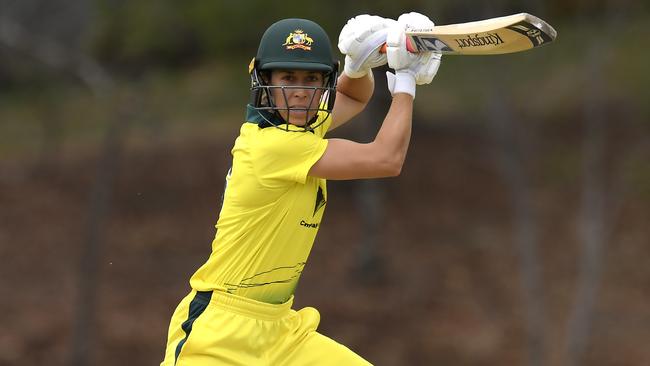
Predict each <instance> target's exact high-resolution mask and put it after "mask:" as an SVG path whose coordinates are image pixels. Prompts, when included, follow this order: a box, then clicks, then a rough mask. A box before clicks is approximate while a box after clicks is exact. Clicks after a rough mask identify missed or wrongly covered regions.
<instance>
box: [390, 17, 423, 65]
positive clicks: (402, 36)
mask: <svg viewBox="0 0 650 366" xmlns="http://www.w3.org/2000/svg"><path fill="white" fill-rule="evenodd" d="M386 58H387V61H388V66H390V67H391V68H392V69H394V70H401V69H405V68H407V67H409V66H410V65H411V64H412V63H413V62H414V61H415V60H416V59H417V54H414V53H410V52H408V50H407V49H406V33H405V31H404V27H403V26H402V25H397V26H395V27H392V28H391V29H390V30H389V31H388V34H387V35H386Z"/></svg>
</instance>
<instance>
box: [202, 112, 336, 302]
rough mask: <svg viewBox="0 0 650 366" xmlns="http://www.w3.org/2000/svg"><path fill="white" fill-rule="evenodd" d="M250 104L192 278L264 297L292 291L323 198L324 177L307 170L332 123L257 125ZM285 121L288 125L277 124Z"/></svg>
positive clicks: (275, 298)
mask: <svg viewBox="0 0 650 366" xmlns="http://www.w3.org/2000/svg"><path fill="white" fill-rule="evenodd" d="M258 117H259V115H258V114H257V112H256V111H255V110H253V109H252V107H250V106H249V108H248V115H247V121H248V122H246V123H244V124H243V126H242V127H241V130H240V134H239V137H238V138H237V140H236V141H235V145H234V147H233V149H232V156H233V160H232V167H231V169H230V171H229V172H228V175H227V177H226V189H225V192H224V197H223V205H222V208H221V212H220V214H219V219H218V221H217V224H216V228H217V233H216V236H215V238H214V241H213V242H212V253H211V255H210V258H209V259H208V260H207V262H206V263H205V264H204V265H203V266H201V267H200V268H199V269H198V270H197V271H196V273H194V275H193V276H192V278H191V279H190V284H191V286H192V288H194V289H196V290H198V291H210V290H221V291H226V292H228V293H232V294H235V295H239V296H243V297H247V298H251V299H254V300H257V301H262V302H267V303H283V302H285V301H287V300H288V299H289V298H290V297H291V295H292V294H293V292H294V290H295V288H296V285H297V283H298V279H299V278H300V274H301V273H302V271H303V268H304V266H305V263H306V262H307V257H308V256H309V252H310V251H311V248H312V244H313V243H314V239H315V238H316V233H317V232H318V229H319V227H320V223H321V218H322V217H323V212H324V210H325V204H326V202H327V188H326V181H325V180H324V179H320V178H315V177H310V176H308V175H307V173H308V172H309V169H311V167H312V165H313V164H314V163H315V162H316V161H318V159H320V157H321V156H322V155H323V153H324V152H325V149H326V147H327V140H326V139H324V138H323V137H324V135H325V133H326V132H327V129H328V128H329V126H330V124H331V120H330V118H329V116H326V115H325V114H319V117H318V118H319V121H317V122H316V123H320V122H321V120H322V119H325V118H326V117H327V118H326V119H325V121H324V123H322V124H321V125H320V126H319V127H317V128H316V129H315V130H314V131H313V132H304V131H302V129H301V128H297V127H295V126H292V125H289V129H290V131H284V130H281V129H279V128H275V127H273V126H271V127H266V128H262V127H261V125H260V122H262V121H260V119H259V118H258ZM282 127H283V128H286V127H287V126H286V125H284V126H282Z"/></svg>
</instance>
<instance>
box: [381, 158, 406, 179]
mask: <svg viewBox="0 0 650 366" xmlns="http://www.w3.org/2000/svg"><path fill="white" fill-rule="evenodd" d="M382 165H383V169H382V170H383V172H382V173H383V176H384V177H386V178H389V177H398V176H399V175H400V174H402V167H403V166H404V158H403V157H391V158H390V159H387V160H386V161H385V162H384V164H382Z"/></svg>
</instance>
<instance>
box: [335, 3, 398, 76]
mask: <svg viewBox="0 0 650 366" xmlns="http://www.w3.org/2000/svg"><path fill="white" fill-rule="evenodd" d="M394 25H397V22H396V21H395V20H393V19H387V18H382V17H380V16H376V15H368V14H363V15H359V16H356V17H354V18H352V19H350V20H348V22H347V23H346V24H345V26H344V27H343V29H342V30H341V33H340V35H339V43H338V47H339V50H340V51H341V53H343V54H344V55H345V66H344V68H343V72H344V73H345V75H347V76H348V77H351V78H360V77H363V76H365V75H366V74H368V72H369V71H370V69H372V68H373V67H378V66H382V65H385V64H386V62H387V57H386V54H385V53H381V52H380V49H381V46H382V45H383V44H384V42H385V41H386V35H387V34H388V29H389V28H391V27H392V26H394Z"/></svg>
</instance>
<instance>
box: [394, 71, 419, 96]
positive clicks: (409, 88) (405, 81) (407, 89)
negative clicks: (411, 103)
mask: <svg viewBox="0 0 650 366" xmlns="http://www.w3.org/2000/svg"><path fill="white" fill-rule="evenodd" d="M415 86H416V83H415V75H414V74H413V73H412V72H411V71H410V70H408V69H404V70H396V71H395V86H394V88H393V94H396V93H406V94H410V95H411V96H412V97H413V98H415Z"/></svg>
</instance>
